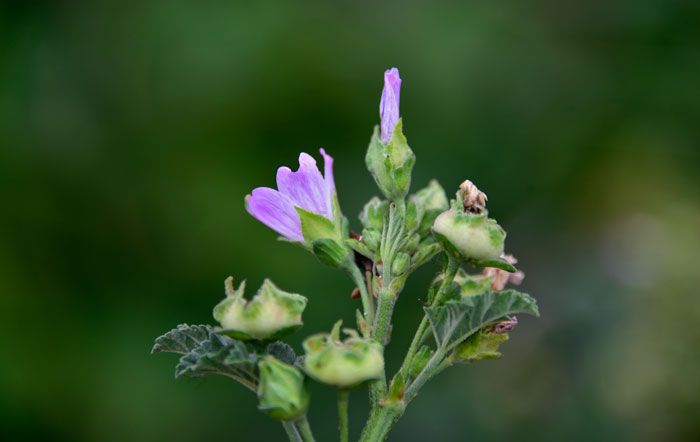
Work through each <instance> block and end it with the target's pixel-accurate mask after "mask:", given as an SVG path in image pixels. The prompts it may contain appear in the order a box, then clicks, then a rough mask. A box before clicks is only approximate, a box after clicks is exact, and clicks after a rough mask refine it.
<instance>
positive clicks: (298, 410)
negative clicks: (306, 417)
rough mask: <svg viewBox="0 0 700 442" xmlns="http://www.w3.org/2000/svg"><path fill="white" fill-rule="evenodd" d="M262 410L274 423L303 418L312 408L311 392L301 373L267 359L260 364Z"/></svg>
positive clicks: (259, 389)
mask: <svg viewBox="0 0 700 442" xmlns="http://www.w3.org/2000/svg"><path fill="white" fill-rule="evenodd" d="M258 368H259V370H260V384H259V385H258V399H259V400H260V404H259V405H258V408H259V409H261V410H263V411H264V412H265V413H267V414H268V415H269V416H270V417H272V418H273V419H278V420H292V419H296V418H298V417H299V416H301V415H303V414H304V413H305V412H306V409H307V408H308V406H309V391H308V389H307V388H306V382H305V378H304V374H303V373H302V372H301V371H299V369H297V368H295V367H293V366H291V365H288V364H285V363H284V362H281V361H279V360H278V359H277V358H275V357H274V356H270V355H268V356H266V357H265V359H263V360H261V361H260V362H259V363H258Z"/></svg>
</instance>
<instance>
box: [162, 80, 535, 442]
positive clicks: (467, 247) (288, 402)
mask: <svg viewBox="0 0 700 442" xmlns="http://www.w3.org/2000/svg"><path fill="white" fill-rule="evenodd" d="M401 82H402V80H401V77H400V76H399V71H398V69H396V68H392V69H389V70H387V71H386V72H385V73H384V88H383V90H382V94H381V99H380V104H379V124H378V125H376V126H375V128H374V131H373V133H372V135H371V137H370V142H369V145H368V147H367V152H366V155H365V163H366V165H367V170H368V171H369V173H370V175H371V176H372V178H373V179H374V181H375V183H376V184H377V188H378V190H379V194H378V195H377V196H374V197H372V198H371V199H370V200H369V202H367V204H365V206H364V207H363V209H362V211H361V213H360V214H359V217H358V218H359V221H360V223H361V228H360V229H358V231H357V232H353V231H351V230H350V222H349V221H348V219H346V218H345V217H344V216H343V214H342V212H341V210H340V205H339V203H338V196H337V192H336V187H335V182H334V179H333V158H332V157H331V156H330V155H328V154H327V153H326V151H325V150H324V149H320V154H321V157H322V158H323V173H321V170H319V167H318V165H317V163H316V160H315V159H314V158H313V157H312V156H311V155H309V154H307V153H303V152H302V153H301V154H300V155H299V167H298V169H297V170H296V171H292V170H291V169H290V168H288V167H280V168H279V169H277V176H276V184H277V188H276V189H273V188H270V187H258V188H256V189H254V190H253V191H252V192H251V194H250V195H248V196H246V197H245V206H246V209H247V211H248V212H249V213H250V214H251V215H252V216H253V217H254V218H255V219H257V220H258V221H260V222H261V223H263V224H264V225H266V226H267V227H269V228H271V229H272V230H274V231H275V232H277V233H278V234H280V235H281V237H282V239H284V240H286V241H289V242H293V243H295V244H297V245H300V246H301V247H302V248H303V249H305V250H306V251H309V252H311V253H313V254H314V255H315V256H316V257H317V258H318V259H319V260H321V261H322V262H324V263H326V264H328V265H330V266H331V267H333V268H336V269H340V270H343V271H345V272H347V274H348V275H349V276H350V277H351V278H352V281H353V283H354V284H355V289H354V290H353V291H352V295H351V296H352V298H353V299H355V298H359V299H360V300H361V305H359V304H358V309H357V310H356V312H355V313H356V314H355V317H356V327H355V329H352V328H347V329H343V332H344V333H345V335H346V337H345V339H341V337H340V333H341V324H342V321H337V322H335V325H334V326H333V328H332V331H331V332H330V333H316V334H312V335H310V336H308V337H306V339H304V341H303V350H304V355H303V356H297V355H296V353H295V351H294V350H293V349H292V347H291V346H290V345H288V344H286V343H284V342H283V341H281V339H283V338H285V337H286V336H287V335H289V334H291V333H293V332H295V331H297V330H299V329H300V328H301V327H302V325H303V321H302V315H303V314H304V311H305V309H306V306H307V303H308V302H309V301H308V299H307V298H306V297H304V296H302V295H299V294H296V293H289V292H286V291H283V290H281V289H279V288H278V287H277V286H276V285H275V284H273V283H272V282H271V281H270V280H269V279H265V281H264V282H263V284H262V286H261V287H260V289H259V290H258V291H257V293H256V294H255V295H254V296H253V297H252V298H249V299H246V298H245V297H244V291H245V282H243V283H241V284H240V285H239V287H238V288H237V289H236V288H234V286H233V278H232V277H229V278H228V279H227V280H226V282H225V291H226V297H225V298H224V299H223V300H222V301H221V302H219V303H218V304H217V305H216V306H215V307H214V312H213V316H214V319H215V320H216V321H217V322H218V323H219V324H220V326H216V327H214V326H204V325H201V326H189V325H186V324H182V325H180V326H178V327H177V328H176V329H173V330H171V331H170V332H168V333H166V334H165V335H163V336H161V337H159V338H158V339H157V340H156V344H155V346H154V347H153V352H163V351H168V352H173V353H178V354H179V355H180V361H179V363H178V365H177V367H176V376H181V375H184V374H187V375H192V376H203V375H207V374H221V375H225V376H227V377H229V378H232V379H234V380H236V381H238V382H239V383H240V384H242V385H243V386H245V387H246V388H248V389H249V390H251V391H252V392H254V393H255V394H256V395H257V398H258V408H259V409H260V410H261V411H263V412H265V413H266V414H268V415H269V416H270V417H272V418H273V419H277V420H279V421H281V422H282V425H283V427H284V429H285V431H286V433H287V435H288V436H289V438H290V440H293V441H301V440H303V441H304V442H311V441H313V435H312V433H311V429H310V425H309V422H308V420H307V411H308V410H309V405H310V402H311V400H310V399H311V398H310V394H309V389H308V385H307V384H308V383H309V382H311V381H314V382H318V383H321V384H324V385H327V386H330V387H333V388H335V389H336V390H337V393H338V413H339V416H338V418H339V423H340V440H341V442H347V441H348V440H349V435H348V431H349V430H348V428H349V426H348V412H347V410H348V400H349V391H350V390H351V389H357V388H367V389H368V390H369V399H370V407H371V408H370V414H369V417H368V420H367V423H366V425H365V427H364V430H363V432H362V435H361V436H360V440H361V441H366V442H370V441H372V442H374V441H381V440H384V439H386V437H387V433H388V432H389V431H390V430H391V428H392V426H393V425H394V423H395V422H396V421H397V420H398V419H399V418H400V417H401V415H402V414H403V412H404V410H405V408H406V407H407V406H408V405H409V403H410V402H411V401H412V400H413V399H414V398H415V397H416V395H417V393H418V391H419V390H420V389H421V388H422V387H423V386H424V385H425V383H426V382H428V381H429V380H430V379H432V378H433V377H434V376H436V375H437V374H439V373H440V372H441V371H443V370H445V369H447V368H448V367H450V366H452V365H455V364H457V363H474V362H477V361H480V360H484V359H498V358H500V357H501V353H500V351H499V348H500V346H501V345H502V344H503V343H505V342H506V341H507V340H508V338H509V335H510V333H511V332H512V331H513V330H514V328H515V326H516V325H517V324H518V319H517V317H516V316H515V315H516V314H518V315H520V314H533V315H538V310H537V305H536V302H535V300H534V299H533V298H532V297H530V296H529V295H527V294H525V293H521V292H518V291H516V290H513V289H510V288H508V287H507V286H508V285H509V284H513V285H519V284H520V283H521V282H522V280H523V278H524V273H523V272H522V271H520V270H518V269H516V268H515V267H514V266H515V264H516V263H517V260H516V259H515V258H514V257H512V256H511V255H508V254H505V253H504V250H505V239H506V232H505V230H504V229H503V228H502V227H501V226H500V225H498V223H497V222H496V221H495V220H494V219H492V218H490V217H489V214H488V211H487V209H486V201H487V197H486V194H485V193H483V192H482V191H480V190H479V189H478V188H477V187H476V185H475V184H474V183H472V182H471V181H469V180H466V181H464V182H463V183H462V184H461V185H460V186H459V189H458V190H457V192H456V195H455V198H454V199H452V200H450V201H448V198H447V194H446V193H445V190H444V189H443V187H442V186H441V185H440V183H439V182H438V181H437V180H431V181H430V182H429V183H428V184H427V185H426V186H425V187H423V188H422V189H420V190H418V191H416V192H415V193H413V194H411V193H410V186H411V176H412V170H413V165H414V163H415V155H414V153H413V151H412V150H411V148H410V147H409V146H408V142H407V140H406V137H405V135H404V133H403V122H402V119H401V114H400V110H399V101H400V93H401ZM438 255H441V256H442V257H443V260H442V261H443V263H444V266H443V268H442V269H441V270H440V271H439V272H438V274H437V275H436V277H435V279H434V281H433V283H432V284H431V287H430V289H429V290H428V293H427V294H426V296H424V297H422V298H421V300H422V301H423V302H424V305H423V306H422V308H423V311H424V313H425V314H424V316H423V319H422V321H421V323H420V324H419V325H418V327H417V328H416V331H415V334H414V337H413V341H412V343H411V345H410V347H409V349H408V351H407V353H406V355H405V357H404V360H403V363H402V364H401V367H400V368H399V369H398V371H397V372H396V373H395V374H394V375H393V376H391V377H389V376H387V373H386V367H385V363H384V353H385V350H386V348H387V346H388V345H389V344H390V342H391V335H392V328H393V327H392V315H393V311H394V306H395V304H396V302H397V301H398V299H399V297H400V296H399V295H400V294H401V293H402V291H403V288H404V286H405V284H406V282H407V280H408V278H409V276H410V275H411V274H412V272H413V271H415V270H416V269H418V268H419V267H421V266H422V265H424V264H425V263H427V262H428V261H430V260H431V259H432V258H434V257H436V256H438ZM469 267H475V268H477V269H478V272H477V273H469V271H468V269H469ZM329 291H331V292H332V291H333V290H329ZM338 292H339V294H338V293H335V294H334V293H329V294H328V295H327V297H326V300H327V301H328V300H330V302H333V296H339V295H342V294H347V291H346V290H345V289H341V290H338ZM413 301H414V302H415V301H416V300H413ZM399 332H400V333H405V330H400V331H399ZM431 336H432V339H431Z"/></svg>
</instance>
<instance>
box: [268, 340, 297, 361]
mask: <svg viewBox="0 0 700 442" xmlns="http://www.w3.org/2000/svg"><path fill="white" fill-rule="evenodd" d="M266 353H267V354H268V355H272V356H274V357H275V358H277V359H279V360H280V361H282V362H284V363H285V364H288V365H294V363H295V362H296V360H297V355H296V353H294V349H292V347H290V346H289V345H287V344H285V343H284V342H282V341H277V342H273V343H272V344H270V345H268V346H267V349H266Z"/></svg>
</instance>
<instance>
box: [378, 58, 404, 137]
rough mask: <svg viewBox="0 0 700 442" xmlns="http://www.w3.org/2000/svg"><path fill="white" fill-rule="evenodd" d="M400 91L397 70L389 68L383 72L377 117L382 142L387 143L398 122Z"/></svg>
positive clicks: (399, 78) (399, 79)
mask: <svg viewBox="0 0 700 442" xmlns="http://www.w3.org/2000/svg"><path fill="white" fill-rule="evenodd" d="M400 93H401V77H399V70H398V69H396V68H391V69H389V70H387V71H386V72H384V90H383V91H382V99H381V101H380V102H379V117H380V118H381V121H382V123H381V126H382V143H384V144H389V141H391V135H392V134H393V132H394V128H395V127H396V123H398V122H399V98H400Z"/></svg>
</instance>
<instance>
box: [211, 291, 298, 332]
mask: <svg viewBox="0 0 700 442" xmlns="http://www.w3.org/2000/svg"><path fill="white" fill-rule="evenodd" d="M244 291H245V281H243V282H242V283H241V284H240V286H239V287H238V289H236V290H234V289H233V278H231V277H229V278H228V279H226V293H227V295H226V298H225V299H224V300H222V301H221V302H220V303H219V304H217V305H216V307H214V319H216V320H217V321H218V322H219V323H220V324H221V327H222V328H221V329H220V330H218V331H220V332H221V333H223V334H226V335H229V336H232V337H235V338H237V339H243V340H249V339H258V340H264V339H269V340H272V339H279V338H280V337H283V336H285V335H287V334H290V333H292V332H294V331H295V330H296V329H298V328H299V327H301V326H302V324H303V323H302V321H301V314H302V312H303V311H304V309H305V308H306V303H307V299H306V298H305V297H304V296H301V295H298V294H296V293H287V292H285V291H283V290H280V289H279V288H277V286H275V285H274V284H273V283H272V281H270V280H269V279H266V280H265V281H264V282H263V285H262V286H261V287H260V289H259V290H258V292H257V293H256V294H255V296H254V297H253V299H251V300H246V299H245V298H244V297H243V293H244Z"/></svg>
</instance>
